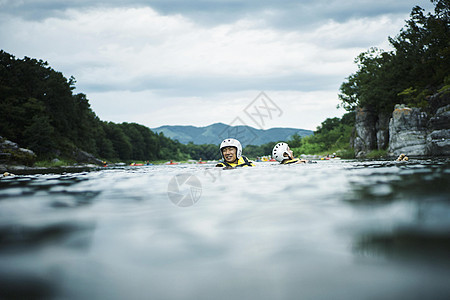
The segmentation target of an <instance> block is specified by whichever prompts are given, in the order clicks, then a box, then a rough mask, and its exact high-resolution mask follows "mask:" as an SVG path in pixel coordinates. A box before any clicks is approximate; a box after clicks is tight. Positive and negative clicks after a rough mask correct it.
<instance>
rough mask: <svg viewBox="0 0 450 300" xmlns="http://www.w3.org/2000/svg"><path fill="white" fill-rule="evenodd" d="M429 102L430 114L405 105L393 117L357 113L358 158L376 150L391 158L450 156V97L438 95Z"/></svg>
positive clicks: (356, 146) (366, 112) (366, 111)
mask: <svg viewBox="0 0 450 300" xmlns="http://www.w3.org/2000/svg"><path fill="white" fill-rule="evenodd" d="M428 101H429V109H428V110H427V112H425V111H423V110H421V109H419V108H410V107H406V106H405V105H396V106H395V109H394V111H393V112H392V115H391V116H389V115H387V116H386V115H383V114H378V115H377V114H375V113H374V112H373V111H371V110H370V109H368V108H359V109H357V112H356V124H355V137H354V140H353V147H354V150H355V155H356V157H358V158H361V157H365V155H366V154H367V153H369V152H370V151H372V150H375V149H378V150H380V149H387V151H388V154H389V155H390V156H398V155H399V154H401V153H406V154H407V155H409V156H450V94H448V93H447V94H444V93H438V94H436V95H434V96H432V97H430V98H429V99H428Z"/></svg>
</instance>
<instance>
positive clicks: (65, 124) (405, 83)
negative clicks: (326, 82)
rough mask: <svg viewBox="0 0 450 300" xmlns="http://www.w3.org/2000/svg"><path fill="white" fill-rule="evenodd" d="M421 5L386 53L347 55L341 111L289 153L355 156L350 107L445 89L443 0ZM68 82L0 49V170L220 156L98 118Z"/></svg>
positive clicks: (447, 41)
mask: <svg viewBox="0 0 450 300" xmlns="http://www.w3.org/2000/svg"><path fill="white" fill-rule="evenodd" d="M431 2H432V3H433V4H434V5H435V12H434V14H432V13H428V14H425V13H424V10H423V9H422V8H420V7H418V6H416V7H414V8H413V9H412V11H411V15H410V19H409V20H407V21H406V25H405V26H404V28H402V29H401V30H400V33H399V34H398V35H397V36H396V37H394V38H392V37H389V42H390V43H391V45H392V46H393V49H394V50H392V51H383V50H380V49H375V48H372V49H370V50H368V51H366V52H364V53H361V54H360V55H359V56H358V57H357V58H356V59H355V63H356V64H357V66H358V71H357V72H356V73H354V74H351V75H350V76H349V77H347V78H346V81H345V82H344V83H342V85H341V87H340V93H339V99H340V101H341V103H340V104H339V105H338V106H341V107H343V108H344V109H346V110H347V111H348V112H347V113H346V114H344V115H343V116H342V118H328V119H326V120H325V121H323V122H322V123H321V125H320V126H319V127H317V130H316V131H314V133H313V135H311V136H307V137H300V136H299V135H293V136H292V137H291V138H290V139H289V140H287V141H284V142H287V143H288V144H289V145H290V147H291V149H292V150H293V151H294V154H295V155H296V156H301V155H322V156H326V155H333V154H334V153H335V155H337V156H339V157H341V158H344V159H352V158H355V150H356V148H354V147H355V145H354V141H355V139H358V138H359V137H358V136H357V134H356V133H355V116H356V113H355V112H356V111H357V110H358V109H361V108H364V109H368V110H371V111H374V112H375V113H376V114H379V116H380V118H381V116H384V117H385V116H386V115H389V114H390V113H392V109H393V108H394V106H395V105H396V104H406V105H408V106H410V107H419V108H422V109H424V110H425V111H427V109H428V110H432V107H430V105H431V104H430V103H429V102H428V99H429V98H430V97H431V96H432V95H435V94H436V93H441V94H446V93H450V74H449V70H450V57H449V56H450V50H449V49H450V46H449V45H450V3H449V1H448V0H431ZM75 83H76V80H75V78H74V77H70V78H69V79H67V78H65V77H64V76H63V74H62V73H61V72H58V71H55V70H54V69H52V68H51V67H50V66H49V65H48V63H47V62H44V61H42V60H37V59H34V58H29V57H24V58H23V59H17V58H15V57H14V56H13V55H12V54H9V53H7V52H5V51H3V50H0V112H1V115H2V118H0V135H1V137H0V166H6V167H8V166H14V165H25V166H28V167H32V166H34V168H62V167H67V166H69V165H72V166H77V168H78V166H82V165H90V164H94V165H98V166H102V165H103V164H104V162H107V163H110V164H111V163H115V162H116V163H117V162H124V163H125V164H129V163H131V162H139V163H145V162H147V161H150V162H152V163H153V164H156V163H155V162H166V161H170V160H173V161H189V160H199V159H200V158H202V159H203V160H219V159H220V154H219V150H218V145H213V144H204V145H197V144H193V143H188V144H183V143H180V142H179V141H178V140H172V139H170V138H168V137H166V136H164V134H162V133H159V134H158V133H155V132H153V131H152V130H151V129H149V128H148V127H146V126H143V125H140V124H136V123H127V122H123V123H120V124H119V123H113V122H106V121H102V120H100V119H99V118H98V116H97V115H96V114H95V112H94V111H93V110H92V109H91V107H90V104H89V100H88V98H87V96H86V95H85V94H83V93H78V94H75V93H74V92H73V91H74V89H75ZM443 99H444V98H443ZM442 101H444V100H442ZM444 104H445V103H444ZM374 126H375V125H374ZM384 140H386V139H384ZM11 141H13V142H11ZM277 142H279V141H273V142H270V143H267V144H263V145H260V146H254V145H248V146H246V147H245V148H244V149H243V153H244V154H245V155H246V156H247V157H249V158H252V159H256V157H261V156H267V155H270V154H271V152H272V148H273V146H274V145H275V144H276V143H277ZM18 145H20V147H23V148H19V146H18ZM8 147H9V148H8ZM11 147H12V148H11ZM28 149H30V150H31V151H30V150H28ZM387 149H388V145H387V144H386V142H384V143H383V144H380V143H379V144H378V148H377V149H375V150H374V149H373V148H372V149H368V150H369V151H368V152H367V155H366V158H368V159H376V158H389V155H388V154H389V153H388V151H387ZM391 157H393V156H391ZM4 168H5V167H3V169H4ZM80 168H82V167H80Z"/></svg>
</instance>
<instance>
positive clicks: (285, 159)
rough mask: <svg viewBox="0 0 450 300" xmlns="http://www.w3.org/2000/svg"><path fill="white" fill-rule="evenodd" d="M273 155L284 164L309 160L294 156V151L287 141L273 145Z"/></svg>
mask: <svg viewBox="0 0 450 300" xmlns="http://www.w3.org/2000/svg"><path fill="white" fill-rule="evenodd" d="M272 157H273V158H275V159H276V160H277V161H279V162H280V164H282V165H287V164H302V163H307V162H308V161H307V160H304V159H299V158H295V157H294V152H293V151H292V150H291V149H290V148H289V145H288V144H287V143H283V142H281V143H278V144H276V145H275V147H273V150H272Z"/></svg>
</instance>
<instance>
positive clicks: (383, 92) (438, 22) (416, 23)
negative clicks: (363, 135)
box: [339, 0, 450, 112]
mask: <svg viewBox="0 0 450 300" xmlns="http://www.w3.org/2000/svg"><path fill="white" fill-rule="evenodd" d="M431 2H432V3H433V4H435V10H434V14H432V13H428V14H425V13H424V10H423V9H422V8H420V7H418V6H416V7H414V8H413V9H412V11H411V15H410V19H409V20H407V21H406V25H405V26H404V27H403V28H402V29H401V31H400V33H399V34H398V35H397V36H396V37H394V38H391V37H390V38H389V42H390V44H391V45H392V47H393V50H392V51H383V50H380V49H377V48H371V49H369V50H368V51H366V52H363V53H361V54H360V55H359V56H358V57H357V58H356V59H355V63H356V64H357V66H358V71H357V72H356V73H354V74H351V75H350V76H349V77H348V78H347V80H346V81H345V82H344V83H342V85H341V87H340V94H339V98H340V100H341V105H342V107H344V108H345V109H346V110H348V111H352V110H354V109H355V108H356V107H357V106H359V107H370V108H371V109H373V110H374V111H375V112H389V111H392V110H393V108H394V105H395V104H397V103H404V104H407V105H409V106H416V107H425V106H426V105H427V102H426V100H425V99H426V97H427V96H429V95H431V94H433V93H435V92H436V91H438V90H439V89H440V88H441V87H442V86H443V85H444V82H445V81H446V80H447V81H448V78H449V76H450V74H449V70H450V13H449V12H450V1H449V0H431ZM446 78H447V79H446Z"/></svg>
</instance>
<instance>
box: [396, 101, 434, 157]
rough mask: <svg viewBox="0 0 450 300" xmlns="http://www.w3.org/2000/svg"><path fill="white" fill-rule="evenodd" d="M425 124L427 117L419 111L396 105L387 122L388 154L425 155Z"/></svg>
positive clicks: (426, 150)
mask: <svg viewBox="0 0 450 300" xmlns="http://www.w3.org/2000/svg"><path fill="white" fill-rule="evenodd" d="M427 123H428V116H427V114H426V113H425V112H422V111H421V110H420V109H418V108H409V107H405V106H404V105H396V106H395V109H394V112H393V113H392V118H391V120H390V121H389V149H388V152H389V154H390V155H393V156H398V155H400V154H401V153H407V154H408V155H410V156H425V155H427V154H428V153H427V152H428V149H427Z"/></svg>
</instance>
